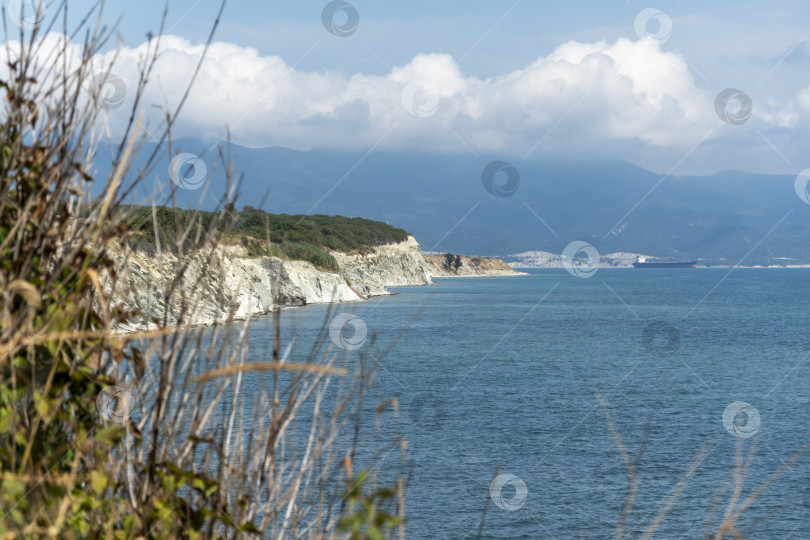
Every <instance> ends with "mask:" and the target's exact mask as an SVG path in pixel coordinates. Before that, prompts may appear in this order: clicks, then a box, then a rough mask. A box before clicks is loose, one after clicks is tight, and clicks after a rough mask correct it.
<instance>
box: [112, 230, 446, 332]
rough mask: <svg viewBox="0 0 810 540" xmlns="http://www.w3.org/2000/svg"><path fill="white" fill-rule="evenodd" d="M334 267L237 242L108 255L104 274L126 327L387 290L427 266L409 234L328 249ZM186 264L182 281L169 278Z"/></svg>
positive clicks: (412, 280) (426, 279) (411, 280)
mask: <svg viewBox="0 0 810 540" xmlns="http://www.w3.org/2000/svg"><path fill="white" fill-rule="evenodd" d="M332 255H333V256H334V257H335V259H336V260H337V261H338V264H339V266H340V271H339V272H337V273H331V272H324V271H321V270H319V269H317V268H315V267H314V266H313V265H312V264H311V263H309V262H306V261H288V260H283V259H280V258H278V257H248V253H247V250H246V249H245V248H243V247H242V246H217V247H215V248H209V249H202V250H197V251H195V252H194V253H192V254H190V255H187V256H185V257H184V258H182V259H179V258H178V257H177V256H175V255H174V254H171V253H162V254H160V255H155V254H151V253H148V252H145V251H134V252H128V253H127V254H126V255H125V254H124V253H123V252H121V253H117V254H114V255H113V258H114V259H115V262H116V271H117V274H118V275H117V279H116V280H115V286H114V287H113V284H112V280H106V284H105V289H106V290H105V293H106V294H111V295H113V297H114V298H115V299H116V300H117V303H118V304H119V305H120V306H121V307H122V308H124V309H125V310H127V311H133V312H137V314H136V315H133V316H132V317H130V319H129V320H130V324H129V325H128V327H127V328H123V330H128V329H138V328H144V327H156V326H159V325H162V324H170V325H174V324H177V323H178V320H179V318H180V316H181V313H183V312H184V311H185V313H186V315H185V316H184V318H185V320H187V321H190V322H191V323H192V324H195V325H210V324H215V323H217V322H223V321H226V320H228V318H229V317H230V315H231V314H233V318H234V319H236V320H243V319H246V318H248V317H250V316H253V315H260V314H263V313H267V312H269V311H271V310H272V309H273V308H274V307H275V306H276V305H279V306H282V307H286V306H303V305H307V304H319V303H327V302H354V301H358V300H364V299H367V298H370V297H372V296H379V295H384V294H389V291H388V287H397V286H411V285H427V284H430V283H431V280H430V273H429V271H428V267H427V265H426V263H425V260H424V259H423V258H422V255H421V253H420V251H419V244H418V243H417V242H416V240H415V239H414V237H413V236H409V237H408V238H407V240H405V241H403V242H399V243H390V244H383V245H379V246H375V247H374V248H372V249H370V250H365V252H363V253H354V254H345V253H338V252H332ZM183 266H185V267H186V270H185V271H184V272H183V279H182V282H176V283H175V280H176V277H175V276H177V275H178V274H179V273H180V269H181V268H182V267H183Z"/></svg>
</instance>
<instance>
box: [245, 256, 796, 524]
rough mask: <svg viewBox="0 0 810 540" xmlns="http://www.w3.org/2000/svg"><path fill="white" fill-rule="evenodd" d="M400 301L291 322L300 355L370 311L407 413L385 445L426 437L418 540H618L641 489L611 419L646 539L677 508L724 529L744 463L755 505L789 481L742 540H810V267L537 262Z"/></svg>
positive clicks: (386, 390) (313, 313)
mask: <svg viewBox="0 0 810 540" xmlns="http://www.w3.org/2000/svg"><path fill="white" fill-rule="evenodd" d="M396 292H397V293H398V294H397V295H395V296H389V297H382V298H376V299H373V300H371V301H368V302H363V303H358V304H344V305H340V306H337V307H335V306H332V308H331V309H332V311H331V312H330V311H329V309H330V308H329V307H327V306H310V307H306V308H303V309H292V310H285V311H284V312H283V317H282V324H283V328H284V333H283V339H284V341H285V343H289V342H290V341H291V340H292V339H293V338H295V345H294V347H293V350H292V353H291V354H292V358H291V360H295V359H298V360H302V359H303V358H304V357H305V355H306V353H307V346H306V344H307V343H308V342H310V341H312V340H313V339H314V336H315V335H316V334H317V332H318V329H319V328H320V327H321V325H322V324H323V323H324V321H325V320H327V317H332V316H334V315H335V313H336V312H351V313H353V314H354V315H355V316H357V317H360V318H361V319H362V321H363V322H364V323H365V325H366V327H367V329H368V332H369V334H368V337H367V339H366V342H365V343H364V345H363V347H368V348H370V350H368V351H366V352H370V353H372V354H376V353H381V352H382V351H384V350H385V349H387V348H389V347H390V350H389V351H388V352H387V355H386V357H385V359H384V361H383V363H382V366H381V368H380V369H379V370H378V373H377V377H376V379H375V382H374V385H373V387H372V391H371V394H370V401H369V406H370V407H375V406H376V405H378V404H379V403H382V402H383V401H385V400H387V399H389V398H392V397H393V398H397V400H398V403H399V414H398V415H395V414H394V413H393V412H390V413H386V415H385V416H384V418H383V419H382V421H383V428H382V435H383V437H390V438H394V437H398V436H402V437H405V438H406V439H407V440H408V452H407V460H406V463H407V472H408V473H409V483H408V495H407V505H406V513H407V519H408V521H407V533H408V537H409V538H431V539H432V538H459V539H460V538H476V537H477V536H478V534H479V531H480V534H481V538H525V539H536V538H560V539H562V538H606V537H613V534H614V531H615V529H616V526H617V523H618V521H619V519H620V517H621V515H622V507H623V504H624V502H625V498H626V495H627V493H628V489H629V486H630V484H631V481H630V475H629V474H628V470H627V467H626V466H625V463H624V461H623V458H622V453H621V452H620V450H619V447H618V445H617V442H616V440H615V438H614V436H613V435H612V434H611V429H610V424H609V422H608V421H607V420H606V415H607V414H609V415H610V417H611V418H612V421H613V422H614V423H615V428H616V433H617V434H618V436H619V437H620V438H621V441H622V444H623V446H624V448H626V452H627V455H628V456H629V459H630V460H632V461H633V463H634V465H633V467H635V470H636V471H637V475H638V476H637V478H638V488H637V490H636V492H635V496H634V500H633V505H632V509H631V511H630V513H629V515H628V517H627V520H626V521H627V525H626V529H625V531H626V536H627V537H631V538H637V537H640V536H642V534H643V533H644V531H645V530H646V529H647V528H648V527H650V525H651V524H652V523H653V522H654V521H656V517H657V516H659V514H661V512H662V510H664V514H661V517H663V520H660V525H659V526H658V528H657V532H656V534H655V538H701V537H702V536H703V535H704V532H705V530H706V528H707V522H708V521H709V520H711V516H712V515H714V516H715V517H714V519H713V521H712V522H711V523H713V527H714V529H716V527H717V522H718V520H719V518H720V517H721V516H722V515H724V514H725V513H726V510H727V507H728V505H729V501H730V500H732V495H733V487H734V484H733V473H734V471H735V455H736V454H735V453H736V452H737V451H740V452H741V457H742V464H743V465H744V467H743V468H742V469H741V473H740V474H741V477H743V479H744V484H743V486H742V490H741V493H740V495H739V498H738V499H737V501H736V505H739V504H741V503H742V502H743V501H745V500H746V498H748V497H749V496H750V495H751V494H752V493H754V492H755V491H756V490H757V489H758V488H759V487H760V486H761V485H762V484H763V483H764V482H766V481H767V480H768V479H769V477H770V476H771V475H773V474H774V473H776V472H777V471H779V470H780V468H782V469H783V470H782V473H781V475H780V476H779V477H778V478H777V479H776V480H774V481H773V483H771V484H770V485H769V486H768V487H767V489H765V490H764V491H763V492H762V493H761V494H760V495H759V496H757V497H756V498H755V499H754V500H753V502H751V503H750V505H748V508H747V510H746V511H745V512H743V513H742V515H741V516H740V517H739V518H738V519H737V520H736V526H737V530H738V531H740V533H741V534H743V535H744V537H745V538H797V539H798V538H810V455H802V456H800V457H799V458H798V459H796V460H795V461H793V462H789V460H790V459H791V457H792V456H793V454H794V453H795V452H796V451H797V450H798V449H800V448H801V447H802V445H803V444H804V443H805V442H806V441H808V440H810V386H809V384H808V383H810V361H808V360H809V359H808V355H810V332H808V329H809V328H810V271H808V270H802V269H795V270H792V269H781V270H776V269H737V270H733V271H730V270H728V269H696V270H616V269H600V270H599V271H597V272H596V274H595V275H594V276H593V277H591V278H588V279H582V278H576V277H573V276H571V275H569V274H568V273H566V272H565V271H563V270H534V271H531V274H530V275H529V276H525V277H508V278H476V279H443V280H437V283H436V284H435V285H433V286H428V287H408V288H400V289H396ZM327 322H328V320H327ZM253 332H254V333H255V335H254V336H252V337H251V339H252V340H255V341H256V342H259V341H266V340H267V339H268V333H267V327H266V325H263V324H261V321H254V330H253ZM372 336H374V341H373V343H372ZM360 351H363V349H361V350H360ZM600 399H601V400H602V401H603V403H604V406H600ZM725 411H728V412H726V415H725V417H724V412H725ZM735 413H738V414H736V415H735ZM396 457H397V456H396V455H395V456H394V458H392V459H393V460H394V461H393V462H394V463H395V462H396ZM690 471H691V472H692V473H693V474H691V475H688V473H689V472H690ZM687 475H688V476H687ZM496 477H497V478H498V479H497V480H495V479H496ZM711 523H710V524H709V525H708V527H709V528H710V529H711V527H712V525H711ZM714 529H711V530H714ZM713 536H714V535H713V533H712V535H711V537H713ZM727 537H728V538H730V537H731V536H727Z"/></svg>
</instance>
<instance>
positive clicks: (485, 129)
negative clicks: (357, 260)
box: [44, 34, 810, 155]
mask: <svg viewBox="0 0 810 540" xmlns="http://www.w3.org/2000/svg"><path fill="white" fill-rule="evenodd" d="M59 39H62V36H60V35H58V34H52V35H49V36H47V38H46V40H50V41H52V42H54V43H56V42H57V41H58V40H59ZM44 49H47V47H45V48H44ZM147 50H148V49H147V44H142V45H140V46H138V47H134V48H123V49H121V50H120V51H118V52H117V58H116V60H115V63H114V65H113V67H112V69H111V70H110V71H111V73H112V74H114V76H115V77H120V79H121V81H123V85H124V88H125V95H124V96H123V103H122V104H121V106H120V107H117V108H114V109H109V110H108V111H107V112H108V114H109V124H110V126H111V129H112V131H113V134H114V135H115V134H116V133H119V132H120V130H121V129H122V127H123V126H124V124H125V122H126V120H127V119H128V117H129V112H130V111H129V107H130V106H131V101H132V94H133V93H134V89H135V88H136V85H137V73H138V69H137V67H138V65H139V63H140V62H141V61H142V60H143V58H144V56H145V55H146V54H147ZM202 53H203V47H202V46H201V45H195V44H192V43H190V42H188V41H187V40H185V39H183V38H180V37H176V36H164V37H163V38H162V47H161V52H160V57H159V60H158V62H157V65H156V67H155V71H154V73H153V75H152V77H151V80H150V82H149V85H148V86H147V89H146V92H145V96H144V101H143V106H144V108H145V110H146V112H147V117H148V119H149V122H150V124H151V125H152V126H153V128H154V126H157V125H158V124H159V123H160V119H161V113H160V110H159V109H160V108H161V107H167V108H168V109H172V108H173V107H175V106H176V105H177V103H178V102H179V101H180V99H181V97H182V95H183V92H184V91H185V89H186V87H187V85H188V83H189V81H190V80H191V76H192V73H193V72H194V69H195V67H196V65H197V63H198V61H199V59H200V57H201V55H202ZM115 55H116V53H114V52H110V53H107V54H105V55H103V56H101V57H99V58H98V61H99V62H98V65H99V66H100V69H101V66H106V65H107V64H109V63H110V62H111V61H112V60H113V58H114V56H115ZM104 91H105V92H107V93H110V92H112V93H115V92H117V93H118V96H117V97H120V93H121V89H120V83H119V88H116V87H114V86H110V88H105V90H104ZM808 96H810V89H808V90H805V91H804V92H803V93H802V94H800V95H799V96H797V98H796V100H795V103H788V104H780V105H779V107H776V106H774V105H773V104H769V105H768V106H766V107H762V109H760V111H761V113H762V114H760V116H759V117H758V118H757V117H756V116H757V115H756V114H755V117H754V120H756V121H759V122H763V123H766V124H768V125H769V126H781V127H786V126H788V127H792V126H795V125H796V123H797V122H798V120H797V114H798V112H797V111H803V112H805V113H810V97H808ZM714 99H715V95H714V94H713V93H712V92H709V91H707V90H705V89H701V88H699V87H698V86H697V85H696V84H695V80H694V78H693V76H692V75H691V73H690V71H689V67H688V64H687V63H686V61H685V60H684V58H683V57H682V56H681V55H679V54H677V53H674V52H667V51H664V50H662V49H661V48H660V44H659V43H658V42H657V41H655V40H649V39H640V40H638V41H631V40H628V39H625V38H620V39H618V40H616V41H615V42H613V43H608V42H605V41H599V42H596V43H581V42H576V41H570V42H568V43H565V44H562V45H560V46H559V47H557V48H556V49H555V50H554V51H553V52H552V53H551V54H549V55H547V56H542V57H540V58H538V59H537V60H536V61H534V62H533V63H532V64H531V65H528V66H526V67H525V68H523V69H519V70H516V71H512V72H509V73H504V74H502V75H499V76H497V77H491V78H487V79H481V78H477V77H473V76H467V75H465V74H464V73H463V71H462V70H461V68H460V67H459V65H458V64H457V63H456V62H455V61H454V59H453V58H452V57H451V56H449V55H447V54H441V53H435V54H420V55H417V56H416V57H414V58H413V59H412V60H411V61H410V62H408V63H407V64H405V65H402V66H395V67H393V68H392V69H390V71H389V72H388V73H386V74H385V75H367V74H347V73H345V72H342V71H340V70H333V71H306V70H305V69H303V68H301V67H295V66H290V65H289V64H287V63H286V62H285V61H284V60H283V59H281V58H280V57H278V56H262V55H260V54H259V53H258V51H257V50H256V49H254V48H250V47H242V46H238V45H235V44H231V43H222V42H218V43H214V44H213V45H212V46H211V47H210V49H209V51H208V54H207V57H206V59H205V61H204V62H203V65H202V68H201V71H200V74H199V76H198V79H197V82H196V84H195V86H194V88H193V90H192V92H191V94H190V96H189V99H188V101H187V103H186V105H185V107H184V110H183V114H182V116H181V119H180V121H179V123H178V125H177V127H176V128H175V131H174V136H175V137H182V136H195V137H203V138H206V139H214V140H216V139H219V138H221V137H223V136H224V134H225V133H226V126H227V129H229V130H230V131H231V133H232V138H233V141H234V142H235V143H237V144H241V145H245V146H253V147H259V146H273V145H277V146H287V147H292V148H299V149H309V148H314V147H319V148H330V149H340V150H368V149H369V148H372V147H379V148H384V149H391V150H429V151H440V152H466V151H470V150H472V151H473V152H508V153H511V154H517V155H525V154H526V153H531V152H534V151H538V152H542V151H543V150H549V149H551V150H559V149H565V148H568V149H570V148H577V149H579V150H580V151H583V150H584V151H587V150H588V149H589V148H596V147H599V146H600V145H606V144H617V143H618V144H627V143H630V144H634V145H636V146H643V147H658V148H679V147H684V148H688V147H690V146H692V145H693V144H695V143H697V142H698V141H700V140H701V139H703V138H704V137H707V135H708V136H713V135H712V134H713V130H716V129H717V128H718V126H722V122H721V121H720V119H719V118H718V116H717V114H716V113H715V107H714ZM763 105H766V104H763ZM755 112H757V110H756V109H755Z"/></svg>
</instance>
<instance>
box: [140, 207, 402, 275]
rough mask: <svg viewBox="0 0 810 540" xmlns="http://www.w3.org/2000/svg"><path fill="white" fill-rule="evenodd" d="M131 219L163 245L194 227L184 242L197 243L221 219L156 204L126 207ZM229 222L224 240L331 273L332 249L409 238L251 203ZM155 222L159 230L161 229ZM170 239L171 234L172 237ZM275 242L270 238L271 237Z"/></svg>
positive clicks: (375, 224) (366, 224)
mask: <svg viewBox="0 0 810 540" xmlns="http://www.w3.org/2000/svg"><path fill="white" fill-rule="evenodd" d="M124 210H125V211H126V213H127V214H128V216H127V217H126V223H127V224H128V225H129V226H130V227H131V229H132V230H134V231H137V232H139V233H141V235H142V238H143V240H144V241H145V242H146V243H147V244H148V245H150V246H154V245H155V243H156V236H157V237H159V238H160V242H161V246H168V247H169V248H171V246H172V245H173V244H174V242H173V240H171V239H174V238H176V237H177V231H186V230H189V231H190V232H189V234H188V235H187V236H186V239H185V242H184V246H185V247H186V248H192V247H194V245H195V241H196V239H197V238H202V237H205V234H204V231H207V230H208V229H209V224H210V223H211V222H212V220H213V219H214V218H215V215H216V214H215V213H213V212H205V211H197V210H173V209H170V208H166V207H162V206H161V207H157V208H155V210H154V215H153V210H152V207H150V206H128V207H124ZM227 213H228V220H227V224H228V225H227V227H224V228H223V229H222V230H221V231H220V232H219V238H218V240H219V241H221V242H224V243H241V244H242V245H243V246H245V248H247V250H248V254H249V255H250V256H254V257H258V256H262V255H270V256H275V257H281V258H283V259H289V260H303V261H309V262H311V263H312V264H313V265H315V266H316V267H318V268H320V269H322V270H327V271H330V272H337V271H338V270H339V268H338V264H337V261H336V260H335V258H334V257H332V255H331V254H330V253H329V251H330V250H332V251H341V252H344V253H352V252H361V253H367V252H371V251H372V250H373V249H374V247H375V246H379V245H382V244H390V243H399V242H403V241H405V240H407V238H408V233H407V232H406V231H404V230H403V229H399V228H397V227H393V226H391V225H388V224H386V223H380V222H379V221H372V220H369V219H363V218H357V217H355V218H348V217H343V216H324V215H312V216H307V215H289V214H270V213H268V212H264V211H263V210H258V209H256V208H253V207H251V206H245V207H244V208H243V209H242V210H241V211H238V210H236V209H235V208H233V207H231V208H228V209H227ZM155 225H157V228H158V234H157V235H156V232H155ZM167 239H170V240H169V241H167ZM268 241H269V242H268Z"/></svg>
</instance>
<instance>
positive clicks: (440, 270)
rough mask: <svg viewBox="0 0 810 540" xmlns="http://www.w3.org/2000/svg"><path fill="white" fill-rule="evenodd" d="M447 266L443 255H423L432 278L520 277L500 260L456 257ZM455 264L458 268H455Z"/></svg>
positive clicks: (518, 273)
mask: <svg viewBox="0 0 810 540" xmlns="http://www.w3.org/2000/svg"><path fill="white" fill-rule="evenodd" d="M456 257H457V260H454V262H453V263H451V264H450V265H449V266H448V264H447V258H446V256H445V255H425V256H424V258H425V262H426V263H427V265H428V268H429V270H430V275H431V276H433V277H487V276H522V275H525V273H524V272H518V271H516V270H514V269H513V268H512V267H510V266H509V265H508V264H506V263H505V262H503V261H502V260H500V259H498V258H495V257H465V256H464V255H457V256H456ZM456 262H457V263H458V266H456Z"/></svg>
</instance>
